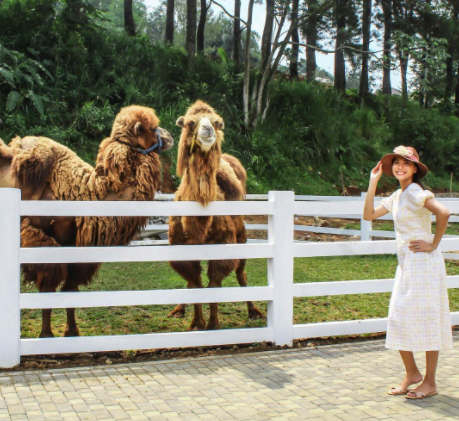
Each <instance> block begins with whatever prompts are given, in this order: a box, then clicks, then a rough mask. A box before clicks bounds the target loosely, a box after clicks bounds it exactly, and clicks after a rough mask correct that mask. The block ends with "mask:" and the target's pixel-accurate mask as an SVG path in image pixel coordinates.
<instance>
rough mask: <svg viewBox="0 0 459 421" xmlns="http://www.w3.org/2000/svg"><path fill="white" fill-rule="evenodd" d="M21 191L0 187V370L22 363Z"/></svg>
mask: <svg viewBox="0 0 459 421" xmlns="http://www.w3.org/2000/svg"><path fill="white" fill-rule="evenodd" d="M20 203H21V190H19V189H9V188H0V235H1V241H0V268H1V272H0V368H11V367H14V366H16V365H18V364H19V363H20V362H21V350H20V339H21V310H20V308H19V298H20V297H19V294H20V292H21V286H20V285H21V282H20V281H21V277H20V267H19V247H20V245H21V243H20V242H21V231H20V230H21V222H20V215H19V206H20Z"/></svg>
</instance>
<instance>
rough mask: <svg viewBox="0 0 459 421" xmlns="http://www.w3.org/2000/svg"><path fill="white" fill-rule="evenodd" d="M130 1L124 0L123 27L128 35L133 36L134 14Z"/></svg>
mask: <svg viewBox="0 0 459 421" xmlns="http://www.w3.org/2000/svg"><path fill="white" fill-rule="evenodd" d="M132 1H133V0H124V27H125V28H126V31H127V33H128V34H129V35H131V36H135V25H134V15H133V13H132Z"/></svg>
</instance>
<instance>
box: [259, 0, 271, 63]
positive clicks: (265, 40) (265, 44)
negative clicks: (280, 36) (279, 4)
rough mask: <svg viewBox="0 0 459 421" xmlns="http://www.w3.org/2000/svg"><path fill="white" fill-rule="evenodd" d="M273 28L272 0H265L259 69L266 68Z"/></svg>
mask: <svg viewBox="0 0 459 421" xmlns="http://www.w3.org/2000/svg"><path fill="white" fill-rule="evenodd" d="M273 26H274V0H266V20H265V27H264V29H263V37H262V39H261V64H260V65H261V69H264V68H265V67H266V64H267V61H268V57H269V54H270V53H271V42H272V37H273Z"/></svg>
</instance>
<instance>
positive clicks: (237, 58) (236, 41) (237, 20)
mask: <svg viewBox="0 0 459 421" xmlns="http://www.w3.org/2000/svg"><path fill="white" fill-rule="evenodd" d="M233 21H234V24H233V60H234V65H235V67H236V69H235V70H236V73H239V71H240V67H241V0H234V19H233Z"/></svg>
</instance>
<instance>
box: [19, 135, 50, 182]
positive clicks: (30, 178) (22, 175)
mask: <svg viewBox="0 0 459 421" xmlns="http://www.w3.org/2000/svg"><path fill="white" fill-rule="evenodd" d="M54 143H55V142H54V141H52V140H51V139H48V138H46V137H33V136H27V137H25V138H23V139H18V138H15V139H13V141H12V142H11V145H12V147H13V150H14V149H20V151H16V152H15V153H14V158H13V165H12V170H13V176H14V178H15V179H16V183H17V185H18V187H19V188H21V189H23V188H27V189H28V190H35V189H36V190H38V189H41V188H43V187H44V185H45V183H46V181H47V179H48V178H49V177H50V175H51V170H52V168H53V166H54V162H55V156H54V155H55V154H54V150H53V145H54Z"/></svg>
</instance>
